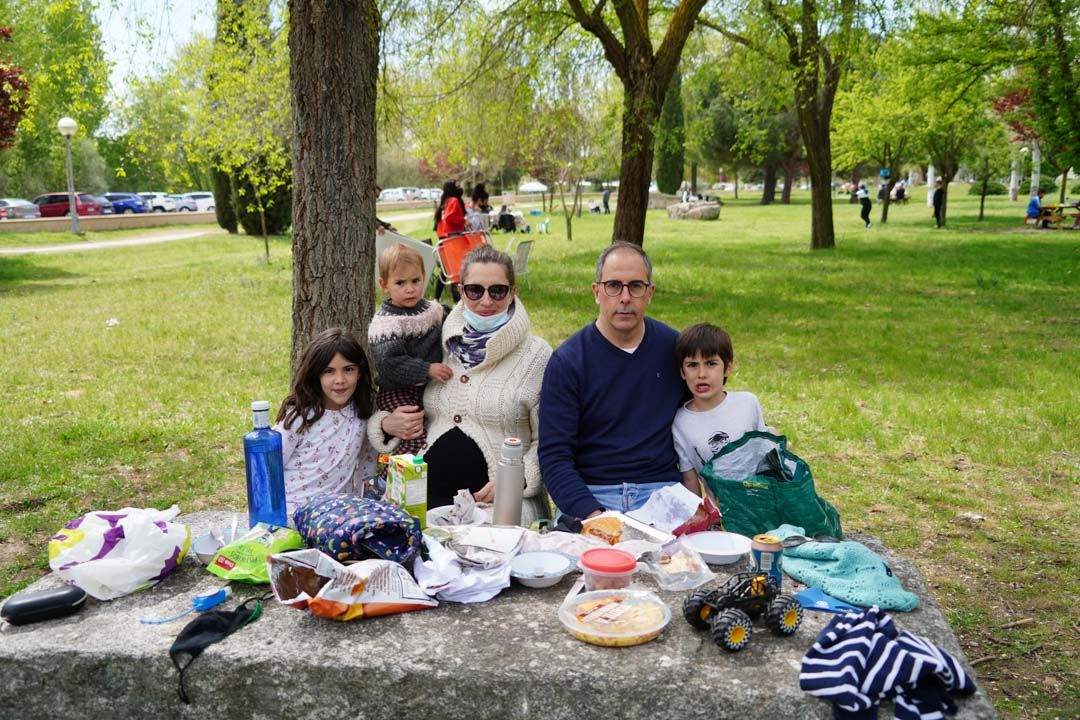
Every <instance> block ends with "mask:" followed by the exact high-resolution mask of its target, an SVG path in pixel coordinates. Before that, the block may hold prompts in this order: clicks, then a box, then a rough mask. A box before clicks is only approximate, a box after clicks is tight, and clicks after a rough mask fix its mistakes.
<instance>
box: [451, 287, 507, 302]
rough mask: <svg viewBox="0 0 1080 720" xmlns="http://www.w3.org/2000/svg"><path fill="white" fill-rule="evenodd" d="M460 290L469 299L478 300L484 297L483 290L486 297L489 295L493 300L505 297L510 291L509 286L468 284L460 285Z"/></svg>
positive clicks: (496, 300)
mask: <svg viewBox="0 0 1080 720" xmlns="http://www.w3.org/2000/svg"><path fill="white" fill-rule="evenodd" d="M461 291H462V292H463V293H465V297H467V298H469V299H470V300H479V299H480V298H482V297H484V292H485V291H486V292H487V294H488V297H490V298H491V299H492V300H494V301H495V302H498V301H500V300H503V299H504V298H506V296H507V295H508V294H509V293H510V286H509V285H488V286H487V287H484V286H483V285H471V284H470V285H462V286H461Z"/></svg>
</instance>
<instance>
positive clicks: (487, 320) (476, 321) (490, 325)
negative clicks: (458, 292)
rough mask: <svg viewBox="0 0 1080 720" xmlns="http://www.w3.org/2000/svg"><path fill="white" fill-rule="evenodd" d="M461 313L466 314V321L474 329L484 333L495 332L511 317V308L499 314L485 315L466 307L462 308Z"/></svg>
mask: <svg viewBox="0 0 1080 720" xmlns="http://www.w3.org/2000/svg"><path fill="white" fill-rule="evenodd" d="M461 314H462V315H463V316H464V318H465V322H466V323H467V324H468V325H469V327H471V328H472V329H473V330H476V331H477V332H482V333H489V332H494V331H496V330H498V329H499V328H501V327H502V326H503V325H505V324H506V322H507V321H508V320H509V319H510V312H509V308H508V309H506V310H503V311H502V312H501V313H499V314H497V315H486V316H485V315H477V314H476V313H474V312H473V311H472V310H470V309H469V308H467V307H466V308H462V313H461Z"/></svg>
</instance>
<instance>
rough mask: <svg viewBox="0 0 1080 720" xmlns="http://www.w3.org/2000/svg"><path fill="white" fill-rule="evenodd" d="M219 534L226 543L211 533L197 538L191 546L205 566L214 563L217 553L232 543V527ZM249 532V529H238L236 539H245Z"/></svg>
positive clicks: (223, 529) (222, 529)
mask: <svg viewBox="0 0 1080 720" xmlns="http://www.w3.org/2000/svg"><path fill="white" fill-rule="evenodd" d="M218 532H219V533H221V537H222V538H224V540H225V542H221V541H219V540H217V539H215V538H214V536H213V535H212V534H211V533H206V534H205V535H200V536H199V537H197V538H195V542H193V543H192V544H191V550H192V551H193V552H194V553H195V557H197V558H199V562H201V563H202V564H203V565H209V564H210V563H212V562H214V556H215V555H217V551H218V550H220V549H221V548H223V547H225V546H226V545H228V544H229V543H230V542H232V539H233V537H232V527H227V528H221V529H220V530H219V531H218ZM247 532H248V528H236V537H243V536H244V535H246V534H247Z"/></svg>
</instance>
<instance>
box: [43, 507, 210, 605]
mask: <svg viewBox="0 0 1080 720" xmlns="http://www.w3.org/2000/svg"><path fill="white" fill-rule="evenodd" d="M179 514H180V508H179V507H177V506H176V505H173V506H172V507H171V508H169V509H168V510H155V509H153V508H124V509H123V510H117V511H115V512H102V511H95V512H90V513H87V514H86V515H83V516H82V517H81V518H78V519H77V520H73V521H72V522H70V523H68V524H67V525H65V526H64V528H63V529H62V530H60V532H58V533H57V534H56V535H54V536H53V537H52V539H51V540H49V567H50V568H52V569H53V571H54V572H55V573H56V574H57V575H58V576H59V577H60V578H61V579H63V580H64V581H66V582H69V583H72V584H74V585H76V586H78V587H80V588H82V589H83V590H85V591H86V592H87V594H89V595H91V596H92V597H95V598H97V599H98V600H112V599H113V598H118V597H121V596H122V595H127V594H128V593H132V592H135V591H136V590H142V589H143V588H147V587H150V586H151V585H153V584H154V583H156V582H157V581H158V580H161V579H162V578H164V577H165V576H166V575H168V574H169V573H170V572H172V571H173V570H175V569H176V567H177V566H178V565H180V563H181V561H183V559H184V555H186V554H187V552H188V549H189V548H190V547H191V530H190V528H188V526H187V525H181V524H179V523H174V522H171V520H173V518H175V517H176V516H177V515H179Z"/></svg>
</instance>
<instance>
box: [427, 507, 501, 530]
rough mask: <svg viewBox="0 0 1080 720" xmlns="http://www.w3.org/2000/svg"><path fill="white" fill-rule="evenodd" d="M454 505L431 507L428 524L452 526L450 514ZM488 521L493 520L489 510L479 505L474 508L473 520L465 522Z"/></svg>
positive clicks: (480, 522) (481, 523)
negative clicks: (489, 515) (488, 512)
mask: <svg viewBox="0 0 1080 720" xmlns="http://www.w3.org/2000/svg"><path fill="white" fill-rule="evenodd" d="M453 507H454V506H453V505H442V506H440V507H436V508H431V509H430V510H428V511H427V524H428V525H430V526H432V527H450V520H449V519H448V515H449V514H450V511H451V510H452V509H453ZM486 522H491V518H489V517H488V514H487V511H486V510H484V508H482V507H480V506H479V505H477V506H475V507H474V508H473V516H472V520H471V521H470V522H467V523H464V524H465V525H483V524H484V523H486Z"/></svg>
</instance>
